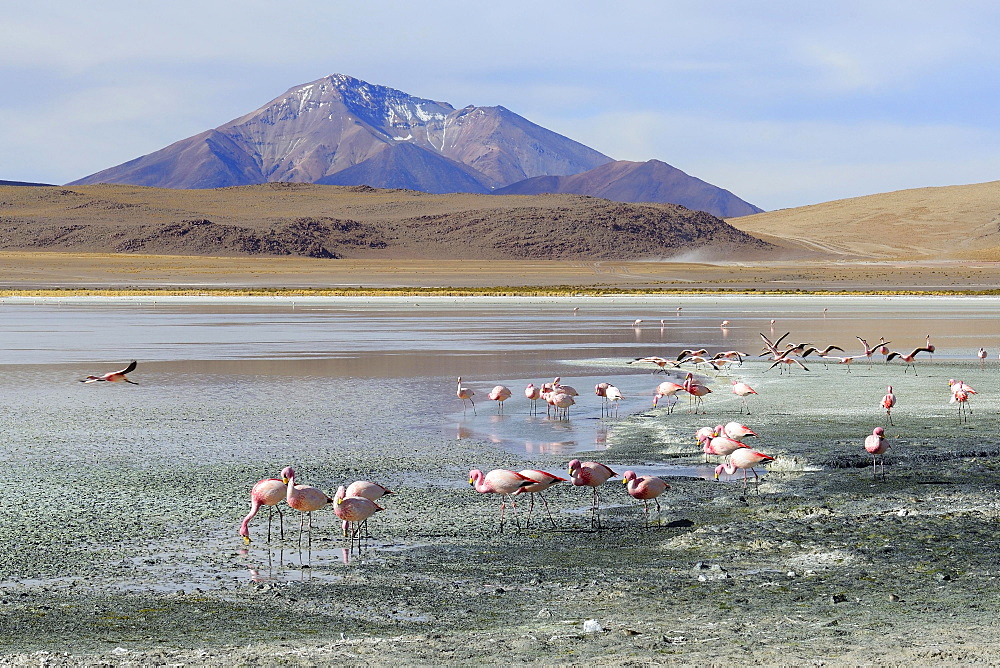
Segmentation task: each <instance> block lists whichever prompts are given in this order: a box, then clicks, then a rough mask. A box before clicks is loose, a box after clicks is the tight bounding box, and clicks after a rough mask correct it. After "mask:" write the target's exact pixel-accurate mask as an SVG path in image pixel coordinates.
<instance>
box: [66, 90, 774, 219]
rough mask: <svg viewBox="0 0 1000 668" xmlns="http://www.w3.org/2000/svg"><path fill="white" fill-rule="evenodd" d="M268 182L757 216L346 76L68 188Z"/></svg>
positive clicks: (505, 121)
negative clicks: (596, 201)
mask: <svg viewBox="0 0 1000 668" xmlns="http://www.w3.org/2000/svg"><path fill="white" fill-rule="evenodd" d="M602 167H603V168H604V170H603V171H601V168H602ZM595 169H596V170H598V171H595ZM574 175H576V176H577V177H578V178H569V177H572V176H574ZM560 177H566V178H560ZM535 179H542V180H535ZM553 179H554V180H553ZM269 182H291V183H321V184H331V185H369V186H373V187H379V188H410V189H417V190H422V191H425V192H430V193H446V192H472V193H486V192H491V191H495V190H497V189H502V188H505V187H510V188H512V189H511V190H507V191H504V192H509V193H539V192H566V193H576V194H581V195H591V196H594V197H603V198H607V199H613V200H616V201H623V202H661V203H671V204H680V205H682V206H686V207H688V208H690V209H693V210H701V211H708V212H709V213H712V214H713V215H717V216H735V215H746V214H750V213H755V212H758V211H760V209H758V208H757V207H754V206H753V205H751V204H747V203H746V202H744V201H743V200H741V199H739V198H738V197H736V196H735V195H733V194H732V193H730V192H729V191H726V190H723V189H721V188H717V187H715V186H713V185H711V184H708V183H705V182H704V181H700V180H699V179H695V178H693V177H690V176H688V175H687V174H684V173H683V172H681V171H680V170H678V169H675V168H673V167H671V166H670V165H667V164H666V163H664V162H660V161H659V160H651V161H649V162H647V163H631V162H615V161H614V160H613V159H612V158H609V157H608V156H606V155H604V154H602V153H599V152H598V151H595V150H594V149H592V148H589V147H587V146H584V145H583V144H580V143H579V142H575V141H573V140H572V139H569V138H567V137H564V136H562V135H560V134H557V133H555V132H552V131H551V130H547V129H545V128H543V127H541V126H540V125H536V124H535V123H532V122H531V121H529V120H527V119H525V118H523V117H521V116H519V115H517V114H515V113H514V112H512V111H510V110H509V109H506V108H505V107H502V106H496V107H476V106H467V107H464V108H462V109H456V108H455V107H453V106H452V105H450V104H448V103H447V102H439V101H435V100H430V99H426V98H420V97H415V96H412V95H409V94H407V93H404V92H402V91H399V90H396V89H394V88H388V87H386V86H378V85H374V84H370V83H368V82H365V81H361V80H360V79H355V78H353V77H350V76H347V75H344V74H334V75H331V76H328V77H325V78H323V79H318V80H316V81H313V82H311V83H307V84H303V85H301V86H295V87H293V88H290V89H289V90H288V91H286V92H285V93H284V94H283V95H281V96H279V97H277V98H275V99H274V100H271V101H270V102H268V103H267V104H266V105H264V106H263V107H261V108H260V109H257V110H256V111H253V112H251V113H249V114H247V115H245V116H242V117H240V118H237V119H235V120H232V121H230V122H228V123H226V124H224V125H221V126H219V127H217V128H215V129H212V130H206V131H204V132H201V133H199V134H197V135H194V136H193V137H188V138H187V139H182V140H181V141H178V142H175V143H173V144H171V145H169V146H167V147H165V148H162V149H160V150H159V151H155V152H154V153H150V154H149V155H144V156H142V157H139V158H136V159H134V160H130V161H128V162H126V163H123V164H121V165H117V166H115V167H110V168H108V169H105V170H102V171H100V172H97V173H96V174H91V175H90V176H86V177H84V178H82V179H79V180H77V181H74V182H72V183H71V184H69V185H87V184H96V183H123V184H132V185H144V186H153V187H159V188H222V187H229V186H241V185H253V184H259V183H269Z"/></svg>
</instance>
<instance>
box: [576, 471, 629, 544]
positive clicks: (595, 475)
mask: <svg viewBox="0 0 1000 668" xmlns="http://www.w3.org/2000/svg"><path fill="white" fill-rule="evenodd" d="M617 476H618V474H617V473H615V472H614V471H612V470H611V469H610V468H608V467H607V466H605V465H604V464H600V463H598V462H581V461H580V460H579V459H574V460H573V461H571V462H570V463H569V477H570V479H571V480H572V481H573V485H574V486H576V487H590V488H591V489H593V490H594V501H593V505H592V506H591V512H592V515H591V526H596V527H597V528H598V529H600V528H601V514H600V513H601V496H600V495H599V494H598V493H597V488H598V487H600V486H601V485H603V484H604V483H606V482H607V481H608V480H610V479H611V478H615V477H617Z"/></svg>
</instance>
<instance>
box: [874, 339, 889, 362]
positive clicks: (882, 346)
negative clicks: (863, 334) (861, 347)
mask: <svg viewBox="0 0 1000 668" xmlns="http://www.w3.org/2000/svg"><path fill="white" fill-rule="evenodd" d="M890 343H892V342H891V341H886V340H885V337H884V336H880V337H878V348H876V350H878V352H879V354H880V355H882V361H883V362H886V361H888V360H886V359H885V358H886V357H888V356H889V344H890Z"/></svg>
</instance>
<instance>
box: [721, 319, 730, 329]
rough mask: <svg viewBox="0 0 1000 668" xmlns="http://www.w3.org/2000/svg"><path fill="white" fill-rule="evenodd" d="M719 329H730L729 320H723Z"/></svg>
mask: <svg viewBox="0 0 1000 668" xmlns="http://www.w3.org/2000/svg"><path fill="white" fill-rule="evenodd" d="M719 327H721V328H722V329H725V328H726V327H729V321H728V320H723V321H722V323H721V324H720V325H719Z"/></svg>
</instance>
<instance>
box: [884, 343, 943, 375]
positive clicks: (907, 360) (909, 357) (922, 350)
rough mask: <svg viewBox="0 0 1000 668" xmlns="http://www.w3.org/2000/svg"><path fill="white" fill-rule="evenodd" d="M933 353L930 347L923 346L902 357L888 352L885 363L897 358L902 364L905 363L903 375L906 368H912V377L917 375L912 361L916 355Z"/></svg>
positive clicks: (900, 354)
mask: <svg viewBox="0 0 1000 668" xmlns="http://www.w3.org/2000/svg"><path fill="white" fill-rule="evenodd" d="M933 352H934V348H933V347H931V346H924V347H923V348H914V349H913V352H911V353H909V354H907V355H904V354H903V353H897V352H895V351H893V352H890V353H889V354H888V356H886V358H885V361H886V362H889V361H891V360H893V359H894V358H896V357H898V358H899V359H901V360H903V362H905V364H904V365H903V373H906V369H907V368H908V367H913V375H914V376H916V375H917V367H916V365H914V364H913V359H914V358H915V357H916V356H917V353H933Z"/></svg>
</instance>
